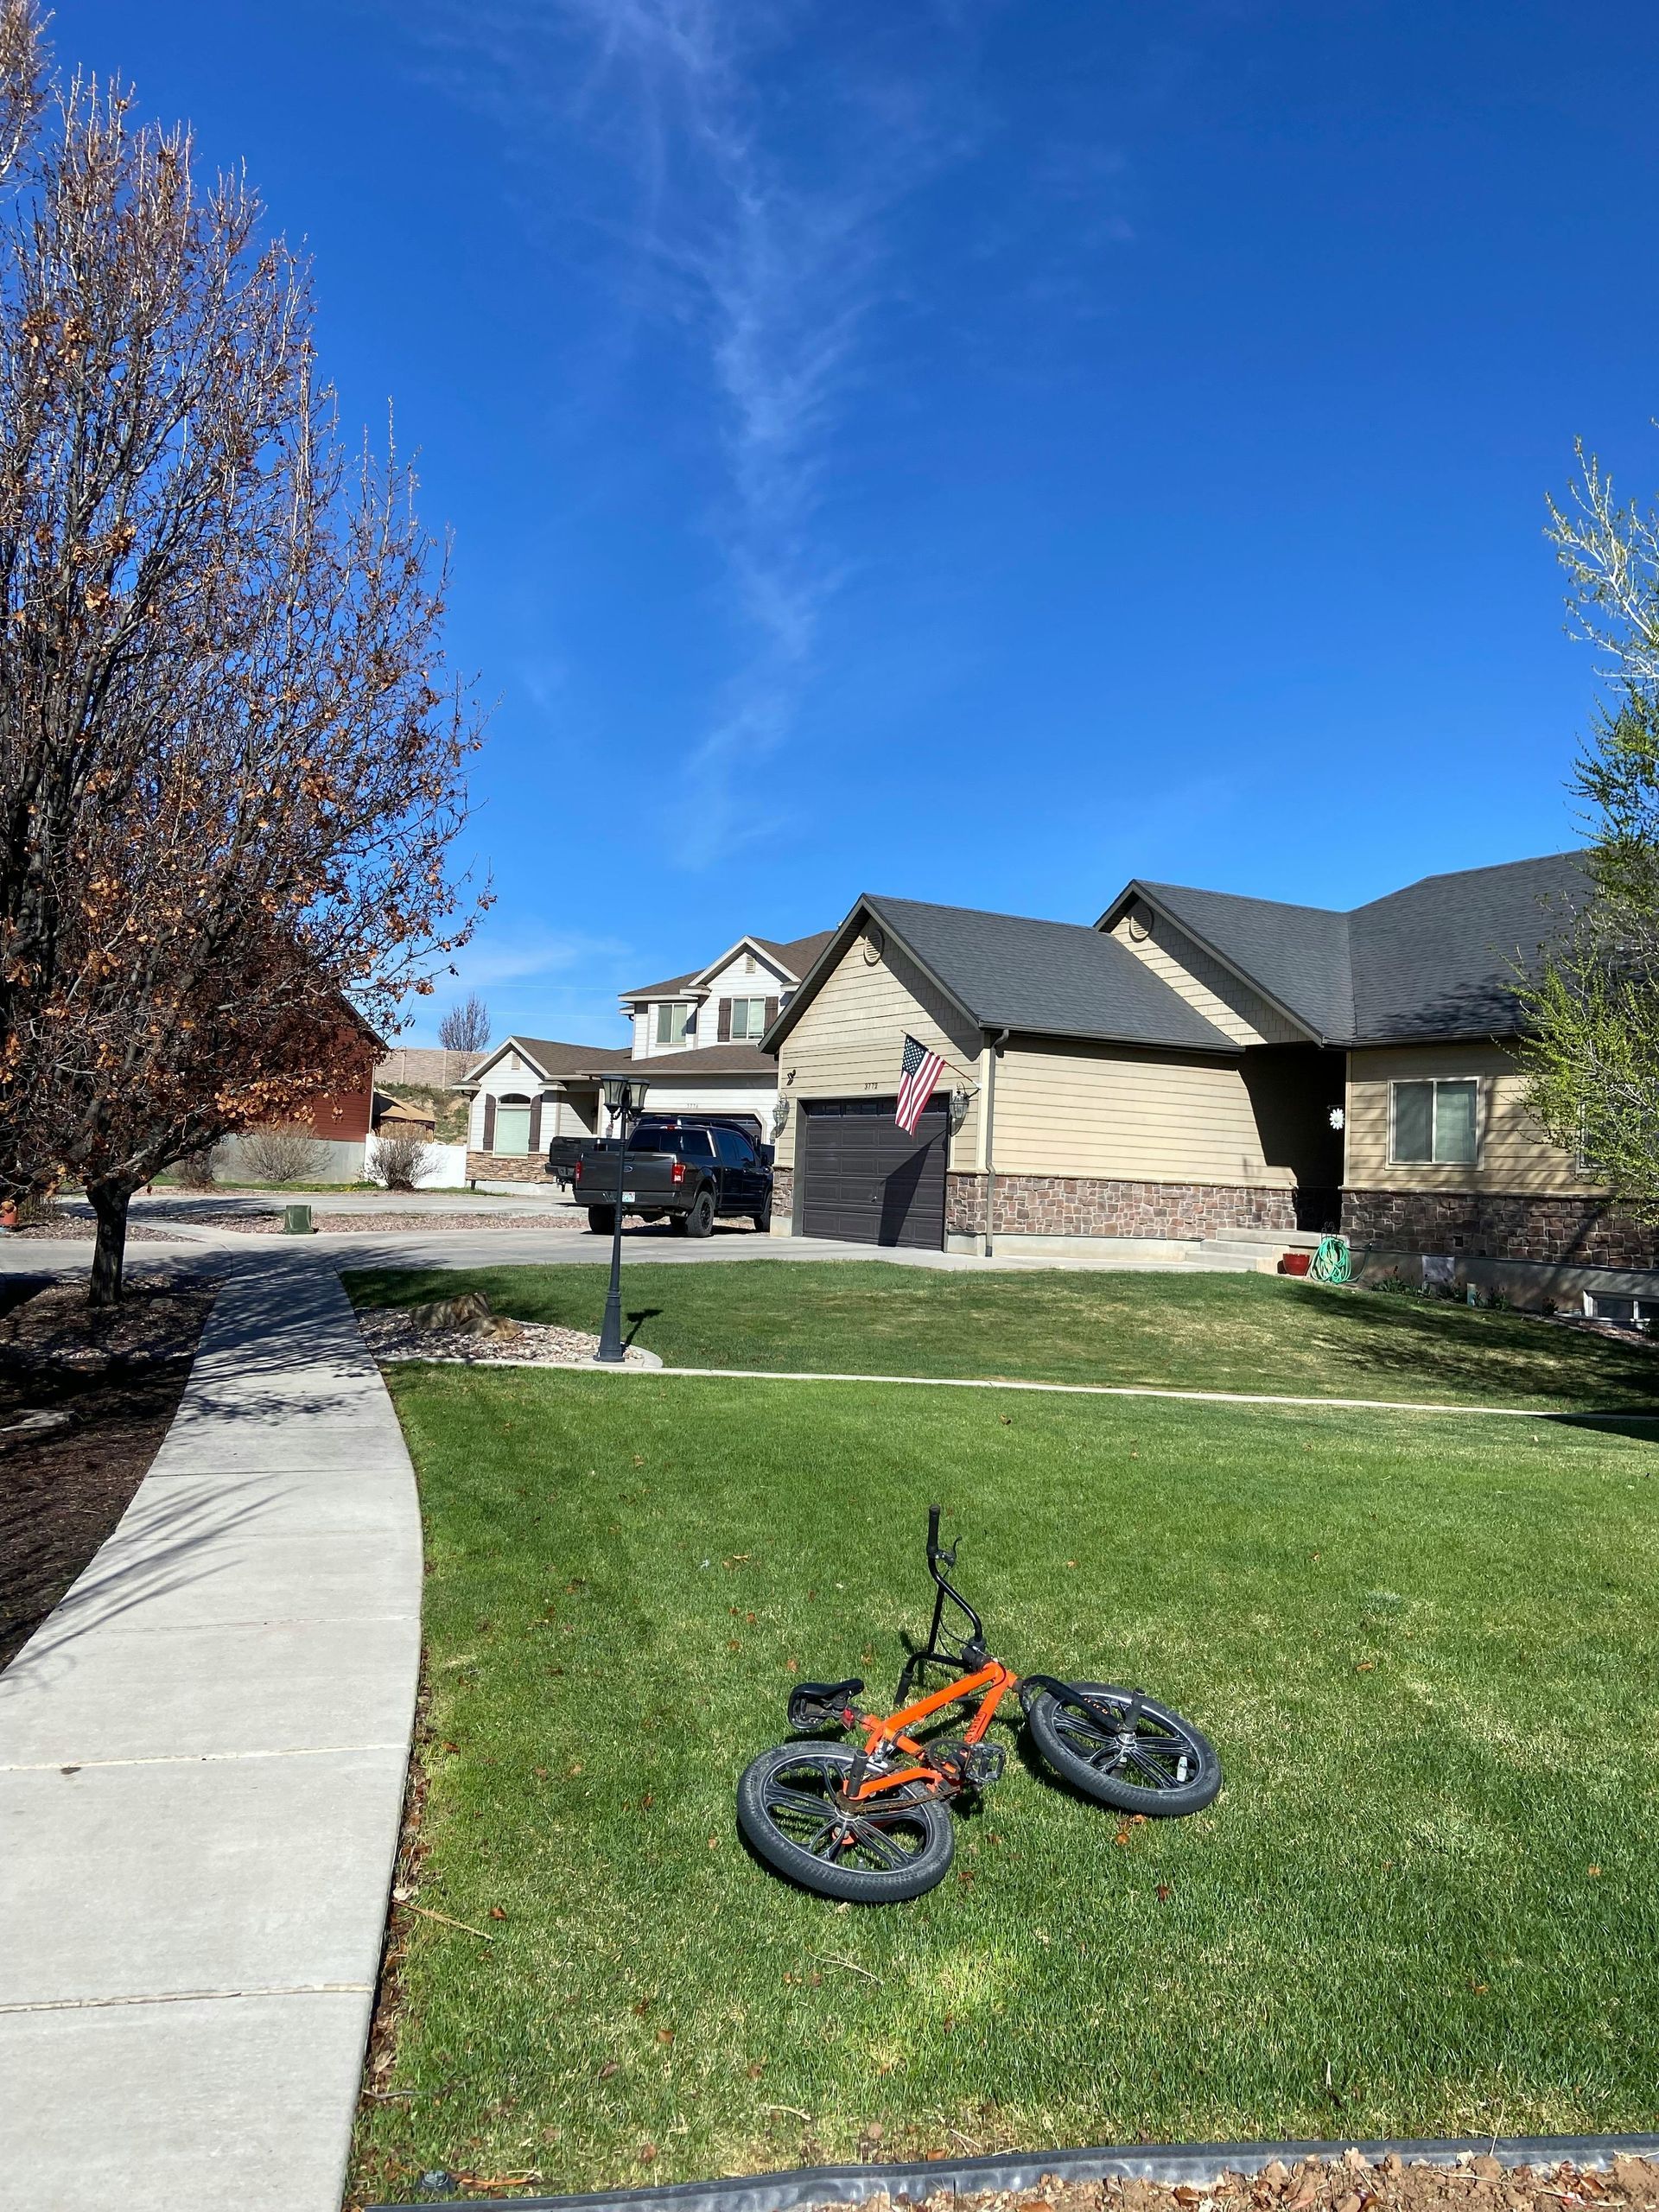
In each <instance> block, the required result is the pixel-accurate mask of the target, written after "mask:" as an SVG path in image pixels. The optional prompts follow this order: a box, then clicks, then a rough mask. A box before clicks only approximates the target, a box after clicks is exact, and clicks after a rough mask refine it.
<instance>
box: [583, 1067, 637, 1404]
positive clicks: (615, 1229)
mask: <svg viewBox="0 0 1659 2212" xmlns="http://www.w3.org/2000/svg"><path fill="white" fill-rule="evenodd" d="M600 1088H601V1090H602V1091H603V1092H604V1095H605V1103H606V1106H607V1109H609V1111H610V1113H611V1115H612V1116H613V1119H614V1121H615V1123H616V1212H615V1216H614V1217H613V1220H612V1223H611V1287H610V1288H609V1290H608V1291H607V1293H606V1294H605V1325H604V1327H603V1328H602V1329H601V1331H600V1332H599V1350H598V1351H596V1352H595V1353H594V1358H595V1359H602V1360H603V1361H604V1362H605V1363H606V1364H607V1366H610V1367H620V1366H621V1364H622V1192H623V1185H624V1184H625V1183H626V1180H627V1173H628V1116H630V1115H631V1114H632V1116H633V1118H634V1119H635V1121H638V1120H639V1116H640V1115H641V1114H642V1113H643V1112H644V1111H645V1088H646V1086H645V1077H643V1076H638V1075H607V1077H605V1078H604V1080H603V1081H602V1083H601V1085H600Z"/></svg>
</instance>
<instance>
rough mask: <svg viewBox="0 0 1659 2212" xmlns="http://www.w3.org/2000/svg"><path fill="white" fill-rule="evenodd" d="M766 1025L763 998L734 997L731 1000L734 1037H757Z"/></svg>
mask: <svg viewBox="0 0 1659 2212" xmlns="http://www.w3.org/2000/svg"><path fill="white" fill-rule="evenodd" d="M765 1028H766V1001H765V999H734V1000H733V1001H732V1034H733V1036H734V1037H759V1036H760V1035H761V1033H763V1032H764V1030H765Z"/></svg>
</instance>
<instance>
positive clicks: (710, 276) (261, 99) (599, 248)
mask: <svg viewBox="0 0 1659 2212" xmlns="http://www.w3.org/2000/svg"><path fill="white" fill-rule="evenodd" d="M54 36H55V39H56V42H57V47H58V51H59V54H60V57H61V58H62V59H63V60H66V61H73V62H77V63H79V64H82V65H85V66H86V67H92V68H94V69H97V70H99V71H103V70H105V69H108V68H111V67H115V68H117V69H119V70H121V71H124V73H127V74H128V75H129V76H130V77H133V78H135V79H137V83H138V87H139V92H140V97H141V105H142V106H143V108H144V109H145V110H147V111H152V112H157V113H160V114H162V115H164V116H166V117H168V118H173V117H175V116H179V115H183V116H188V118H191V119H192V120H193V121H194V124H195V127H196V130H197V136H198V141H199V145H200V155H201V157H202V159H203V160H205V161H207V162H213V163H219V162H232V161H237V160H245V162H246V163H247V165H248V168H249V170H250V173H251V175H252V177H253V179H254V180H255V181H256V182H257V184H258V185H259V187H260V188H261V189H262V190H263V192H264V194H265V196H266V199H267V200H268V202H269V205H270V211H271V218H272V221H273V224H274V226H277V227H278V228H281V229H283V230H284V231H285V232H287V233H288V234H289V237H290V238H303V239H304V240H305V241H307V242H308V245H309V248H310V250H311V251H312V253H313V255H314V256H315V264H316V284H317V292H318V296H319V301H320V308H321V314H320V329H319V336H320V341H321V349H322V355H323V360H324V365H325V366H326V368H327V372H329V373H330V374H331V375H332V377H333V378H334V380H335V382H336V384H337V385H338V387H339V391H340V400H341V406H342V411H343V414H344V416H345V418H346V422H347V423H348V424H356V423H362V422H364V421H368V422H371V423H383V422H384V419H385V404H386V402H387V400H388V398H391V399H394V400H395V402H396V406H397V422H398V428H399V435H400V437H401V438H402V439H403V440H404V441H405V442H408V443H409V444H411V445H413V446H416V447H418V448H419V449H420V453H421V464H420V466H421V474H422V478H423V494H422V500H423V513H424V515H425V518H427V520H428V522H429V524H431V525H432V526H433V527H434V528H435V529H445V528H447V529H448V530H450V531H453V534H454V601H453V607H454V612H453V617H452V621H451V626H450V642H451V646H452V649H453V653H454V659H455V661H456V663H457V664H459V665H460V666H461V668H463V669H465V670H467V671H476V673H477V677H478V680H479V686H480V695H481V696H482V697H483V698H484V699H485V700H486V702H491V703H492V704H493V715H492V719H491V725H490V734H489V737H488V741H487V744H486V750H485V753H484V754H483V756H482V758H481V760H480V765H479V767H478V770H477V773H476V777H475V779H474V795H475V798H476V801H477V805H478V810H477V813H476V816H475V817H474V822H473V823H472V824H471V825H470V826H469V831H468V850H469V852H470V853H471V854H473V855H475V856H476V857H477V859H478V861H480V864H481V865H483V866H485V867H487V868H488V869H489V871H490V872H491V873H492V874H493V881H494V886H495V889H496V892H497V894H498V903H497V905H496V906H495V908H494V910H493V912H492V913H491V915H490V916H489V918H488V919H487V921H486V925H485V926H484V928H483V930H482V931H481V932H480V937H479V939H478V941H477V943H476V944H475V946H474V948H473V949H472V950H469V951H468V952H467V954H464V955H462V956H461V964H462V967H463V970H464V973H463V976H462V979H461V982H462V985H463V986H464V985H465V984H467V983H475V984H476V985H477V986H478V988H480V989H481V990H482V991H483V992H484V994H485V995H486V998H487V999H488V1001H489V1002H490V1005H491V1007H492V1011H493V1014H494V1015H495V1017H496V1030H497V1033H498V1034H501V1033H505V1031H506V1030H507V1029H509V1028H517V1029H519V1030H521V1031H525V1032H528V1033H531V1034H539V1035H551V1036H558V1037H568V1038H574V1039H588V1040H593V1041H618V1040H619V1039H620V1031H619V1028H618V1024H617V1020H616V1015H615V992H616V991H617V989H618V988H621V987H623V986H625V985H627V984H631V983H636V982H644V981H647V980H649V979H650V978H652V977H653V976H658V975H663V974H668V973H671V972H673V971H675V970H677V969H682V968H684V967H688V966H690V965H692V964H694V963H697V962H700V961H701V960H702V959H704V958H707V957H711V956H712V955H713V954H714V953H715V951H716V950H719V949H721V947H723V946H724V945H725V944H728V943H729V942H730V941H731V940H732V939H733V938H735V937H737V936H738V935H739V934H741V932H742V931H746V930H752V931H757V932H759V933H760V934H762V935H770V936H777V937H791V936H795V935H798V934H801V933H803V932H804V931H809V930H812V929H816V928H819V927H823V926H826V925H829V924H830V923H832V922H834V921H836V920H837V919H839V918H840V917H841V915H842V913H843V912H845V911H846V909H847V908H848V906H849V905H850V904H851V903H852V900H853V899H854V898H855V895H856V894H857V893H858V892H860V891H861V890H865V889H870V890H876V891H886V892H889V893H897V894H899V895H904V896H909V897H914V898H924V899H942V900H945V901H949V902H952V903H957V904H961V905H965V906H989V907H997V908H1001V909H1005V910H1007V911H1010V912H1022V913H1033V914H1044V915H1050V916H1054V917H1058V918H1067V919H1074V920H1084V921H1090V920H1092V919H1093V918H1094V917H1095V916H1096V913H1097V912H1099V911H1100V909H1101V908H1102V907H1103V906H1105V905H1106V903H1107V901H1108V899H1109V897H1110V895H1111V894H1112V893H1113V892H1115V891H1116V889H1117V887H1119V885H1120V884H1121V883H1122V881H1123V880H1124V879H1125V878H1127V877H1128V876H1130V875H1135V874H1141V875H1147V876H1151V877H1154V878H1166V879H1171V880H1179V881H1185V882H1193V883H1200V884H1205V885H1210V886H1212V887H1217V888H1222V889H1229V890H1239V891H1249V892H1254V893H1261V894H1263V895H1266V896H1269V897H1277V898H1288V899H1306V900H1309V901H1312V902H1313V903H1317V904H1326V905H1333V906H1346V905H1351V904H1353V903H1356V902H1357V901H1358V900H1361V899H1366V898H1370V897H1372V896H1375V895H1376V894H1377V893H1380V892H1383V891H1384V890H1387V889H1389V888H1391V887H1394V886H1395V885H1397V884H1399V883H1401V882H1403V881H1407V880H1410V879H1411V878H1413V877H1414V876H1416V875H1420V874H1427V873H1429V872H1431V871H1433V870H1435V869H1440V868H1458V867H1465V866H1471V865H1475V864H1478V863H1480V862H1484V861H1500V860H1507V859H1513V858H1518V857H1520V856H1522V855H1526V854H1530V853H1535V852H1541V851H1548V850H1551V849H1555V848H1557V847H1559V846H1560V845H1561V844H1564V843H1567V842H1571V841H1572V838H1573V817H1572V811H1571V807H1570V804H1569V802H1568V799H1567V795H1566V792H1565V789H1564V785H1565V779H1566V776H1567V772H1568V769H1569V766H1570V762H1571V758H1572V753H1573V747H1574V743H1575V741H1576V739H1577V738H1578V736H1579V734H1580V733H1581V732H1582V730H1583V729H1584V728H1585V725H1586V718H1587V715H1588V713H1589V709H1590V706H1591V702H1592V697H1593V690H1594V669H1593V662H1592V655H1591V654H1590V652H1589V651H1588V650H1587V649H1586V647H1584V646H1583V645H1578V644H1575V643H1573V642H1572V641H1571V640H1570V639H1567V637H1566V636H1565V634H1564V632H1563V612H1562V607H1561V596H1560V578H1559V575H1558V572H1557V570H1556V569H1555V566H1554V559H1553V556H1552V554H1551V551H1550V549H1549V547H1548V544H1547V543H1545V541H1544V539H1543V537H1542V535H1541V531H1542V525H1543V522H1544V519H1545V512H1544V496H1545V493H1546V492H1547V491H1549V490H1552V489H1553V490H1554V491H1556V492H1558V493H1559V492H1561V491H1562V490H1564V489H1565V487H1566V485H1567V480H1568V478H1569V476H1570V474H1571V470H1572V443H1573V437H1574V436H1575V435H1582V436H1583V437H1584V438H1585V439H1586V442H1587V443H1589V444H1590V445H1592V447H1594V448H1596V449H1598V450H1599V452H1600V454H1601V455H1602V457H1603V458H1604V460H1605V461H1607V462H1608V463H1609V464H1610V465H1611V467H1612V468H1613V470H1614V473H1615V476H1616V478H1617V479H1618V480H1619V481H1620V483H1621V485H1622V486H1623V488H1624V490H1626V491H1627V492H1629V493H1634V494H1637V495H1639V496H1641V497H1643V499H1646V498H1647V497H1648V496H1649V493H1651V491H1652V489H1653V487H1654V486H1655V485H1656V483H1659V431H1656V430H1655V429H1654V428H1653V427H1652V424H1651V422H1650V419H1649V418H1650V417H1651V416H1654V415H1656V414H1659V358H1656V346H1655V336H1656V328H1655V325H1656V318H1659V297H1656V293H1655V288H1654V286H1653V284H1652V282H1651V264H1652V253H1651V245H1652V234H1653V227H1654V213H1655V209H1656V202H1659V137H1656V134H1655V133H1654V132H1653V130H1652V128H1651V116H1652V112H1653V105H1654V100H1655V97H1656V94H1659V11H1656V10H1653V9H1652V8H1651V7H1650V6H1646V7H1643V6H1637V5H1633V4H1631V5H1620V4H1613V5H1611V6H1608V7H1605V8H1602V9H1599V10H1593V11H1588V12H1586V10H1584V9H1583V8H1582V7H1573V6H1571V5H1568V4H1539V3H1538V0H1459V4H1458V5H1457V6H1455V7H1448V6H1447V5H1446V0H1321V4H1279V5H1275V4H1271V0H1257V3H1256V4H1252V3H1251V0H1226V3H1225V4H1224V3H1223V0H1216V3H1215V4H1210V3H1209V0H1200V3H1198V4H1189V0H1165V3H1164V4H1160V5H1155V6H1148V5H1146V4H1144V3H1143V4H1138V5H1130V4H1128V3H1127V0H817V4H813V5H806V4H791V3H790V0H384V3H383V0H259V4H252V0H58V9H57V15H56V20H55V25H54ZM625 779H626V792H627V798H626V808H625V809H624V810H620V811H619V810H617V809H616V807H615V804H614V802H613V798H612V796H611V794H612V793H613V791H616V790H617V788H618V787H619V786H620V785H623V784H624V781H625ZM618 819H620V821H622V822H624V823H626V827H624V828H613V827H611V826H609V825H610V823H612V822H613V820H618ZM440 1002H441V1001H440ZM429 1028H430V1020H423V1021H421V1022H417V1024H416V1027H415V1028H414V1029H413V1030H412V1031H411V1032H410V1035H411V1036H413V1037H416V1038H419V1037H420V1036H422V1035H423V1034H425V1033H427V1032H428V1031H429Z"/></svg>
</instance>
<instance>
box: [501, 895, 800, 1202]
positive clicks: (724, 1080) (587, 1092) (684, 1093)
mask: <svg viewBox="0 0 1659 2212" xmlns="http://www.w3.org/2000/svg"><path fill="white" fill-rule="evenodd" d="M829 934H830V933H829V931H827V930H823V931H819V932H818V934H817V936H815V937H808V938H796V939H794V940H792V941H790V942H777V941H774V940H772V939H771V938H755V937H745V938H739V940H738V942H737V943H736V944H734V945H732V946H729V947H728V949H727V950H726V951H724V952H722V953H721V956H720V957H719V958H718V959H717V960H714V961H711V962H709V964H708V965H707V966H706V967H703V968H701V969H691V970H689V971H688V972H687V973H686V974H685V975H683V976H670V977H669V978H668V979H667V980H666V981H665V982H660V983H648V984H645V985H643V986H642V987H641V988H639V989H638V990H634V991H626V992H624V993H623V994H622V1000H621V1007H622V1013H623V1015H624V1017H625V1019H626V1020H627V1022H628V1023H629V1026H630V1027H631V1030H632V1042H631V1043H630V1044H628V1045H623V1046H605V1045H572V1044H567V1043H563V1042H561V1041H560V1040H559V1039H555V1038H548V1037H524V1036H516V1035H515V1036H512V1037H508V1038H505V1039H503V1040H502V1042H501V1043H500V1044H499V1045H497V1046H493V1047H492V1049H491V1050H490V1052H487V1053H486V1055H485V1057H484V1058H482V1059H481V1060H480V1061H479V1062H478V1063H477V1064H476V1065H475V1066H474V1067H473V1068H472V1069H471V1070H470V1071H468V1073H467V1077H466V1079H465V1080H464V1082H462V1083H461V1084H460V1085H459V1086H458V1087H459V1088H460V1089H461V1090H465V1091H467V1092H469V1093H470V1094H471V1096H472V1102H473V1103H472V1109H471V1117H470V1121H469V1124H468V1128H467V1176H468V1179H470V1180H472V1181H474V1182H510V1183H511V1182H541V1181H545V1180H546V1179H547V1152H548V1147H549V1146H550V1144H551V1143H552V1142H553V1141H555V1140H556V1139H558V1138H566V1137H575V1138H580V1137H584V1136H589V1137H590V1136H596V1135H607V1134H608V1122H607V1116H606V1112H605V1108H604V1105H603V1103H602V1099H601V1089H600V1086H601V1083H602V1081H603V1079H604V1077H606V1076H607V1075H615V1074H619V1073H623V1072H630V1071H634V1070H635V1069H636V1068H637V1067H638V1065H639V1063H640V1062H641V1061H647V1060H648V1061H649V1062H650V1063H651V1065H650V1067H649V1069H648V1070H645V1071H643V1072H644V1073H645V1076H646V1080H647V1082H648V1083H649V1084H650V1090H649V1091H648V1093H647V1100H646V1103H647V1104H648V1105H649V1106H650V1107H651V1108H652V1110H653V1111H656V1112H658V1113H664V1114H724V1115H730V1116H734V1117H736V1118H737V1119H739V1120H741V1121H742V1122H746V1123H747V1124H748V1125H749V1126H750V1128H752V1130H753V1134H754V1135H756V1136H757V1137H760V1138H763V1139H764V1138H768V1137H769V1136H770V1135H771V1132H772V1119H773V1116H774V1112H775V1109H776V1107H777V1103H778V1063H777V1061H776V1060H775V1059H774V1058H772V1056H771V1055H770V1054H769V1053H767V1052H762V1051H761V1049H760V1039H761V1037H762V1035H763V1034H764V1033H765V1031H766V1028H767V1027H769V1026H770V1025H771V1024H772V1022H773V1021H775V1020H777V1018H778V1015H779V1011H780V1009H781V1008H782V1007H784V1006H785V1005H786V1004H787V1003H788V1001H789V998H790V995H791V993H792V992H793V991H794V990H795V989H796V988H797V987H798V984H799V982H800V981H801V978H802V976H804V974H805V972H806V970H807V969H808V968H809V967H810V965H811V964H812V962H813V961H814V960H815V959H816V958H817V956H818V954H819V953H820V952H822V951H823V948H824V946H825V945H826V944H828V943H829Z"/></svg>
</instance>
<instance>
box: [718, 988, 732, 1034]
mask: <svg viewBox="0 0 1659 2212" xmlns="http://www.w3.org/2000/svg"><path fill="white" fill-rule="evenodd" d="M719 1041H720V1043H721V1044H722V1045H729V1044H730V1043H731V1041H732V1002H731V1001H730V999H721V1002H720V1038H719Z"/></svg>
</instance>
